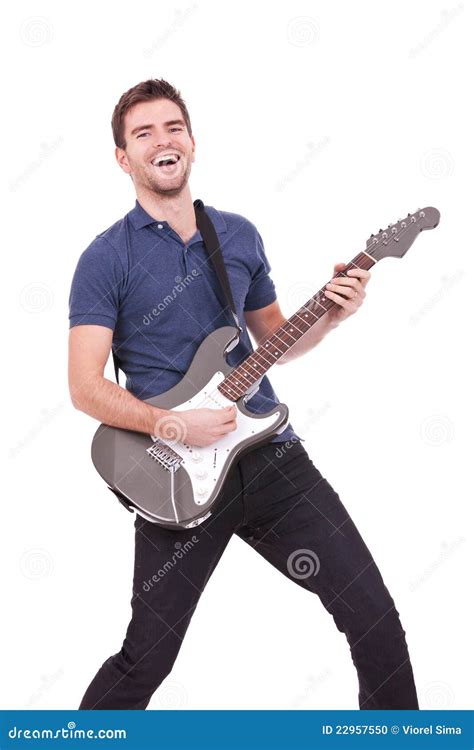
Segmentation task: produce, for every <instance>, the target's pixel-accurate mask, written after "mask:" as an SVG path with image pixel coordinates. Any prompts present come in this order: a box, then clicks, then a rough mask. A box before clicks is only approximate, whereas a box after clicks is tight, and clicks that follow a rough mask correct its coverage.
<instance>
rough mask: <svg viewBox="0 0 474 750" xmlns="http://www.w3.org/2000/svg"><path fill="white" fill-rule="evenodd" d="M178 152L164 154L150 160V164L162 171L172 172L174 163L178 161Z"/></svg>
mask: <svg viewBox="0 0 474 750" xmlns="http://www.w3.org/2000/svg"><path fill="white" fill-rule="evenodd" d="M180 159H181V157H180V155H179V154H164V155H163V156H160V157H158V158H157V159H154V160H153V161H152V165H153V166H154V167H157V168H158V169H161V170H163V171H164V172H172V171H173V168H174V167H175V165H176V164H177V163H178V162H179V161H180Z"/></svg>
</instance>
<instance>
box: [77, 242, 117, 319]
mask: <svg viewBox="0 0 474 750" xmlns="http://www.w3.org/2000/svg"><path fill="white" fill-rule="evenodd" d="M123 281H124V272H123V268H122V264H121V262H120V258H119V256H118V254H117V251H116V250H115V248H114V247H113V246H112V245H111V244H110V243H109V242H107V240H105V239H103V238H102V237H96V238H95V240H94V241H93V242H92V243H91V244H90V245H89V247H88V248H87V249H86V250H84V252H83V253H82V255H81V257H80V258H79V261H78V264H77V267H76V270H75V272H74V276H73V279H72V284H71V291H70V295H69V327H70V328H73V326H77V325H100V326H107V327H108V328H111V329H112V330H114V329H115V326H116V323H117V318H118V312H119V307H120V291H121V289H122V285H123Z"/></svg>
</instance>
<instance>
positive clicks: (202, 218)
mask: <svg viewBox="0 0 474 750" xmlns="http://www.w3.org/2000/svg"><path fill="white" fill-rule="evenodd" d="M193 206H194V213H195V215H196V224H197V228H198V229H199V231H200V232H201V236H202V239H203V242H204V247H205V248H206V252H207V254H208V255H209V258H210V259H211V263H212V265H213V266H214V270H215V272H216V275H217V278H218V280H219V284H220V291H221V292H222V294H223V296H224V298H223V299H222V298H221V299H220V303H221V305H222V307H223V308H224V309H226V308H227V307H229V308H230V311H231V313H232V317H233V319H234V325H235V327H236V329H237V330H238V332H239V333H242V328H241V326H240V324H239V318H238V315H237V312H236V309H235V303H234V298H233V296H232V290H231V288H230V283H229V277H228V275H227V270H226V267H225V263H224V258H223V257H222V250H221V247H220V244H219V238H218V236H217V233H216V230H215V228H214V224H213V223H212V221H211V219H210V218H209V216H208V214H207V213H206V211H205V209H204V203H203V202H202V200H201V199H200V198H196V200H195V201H194V202H193ZM112 358H113V361H114V370H115V379H116V381H117V383H118V382H119V367H120V364H119V362H120V360H119V359H118V357H117V355H116V354H115V352H114V351H113V350H112Z"/></svg>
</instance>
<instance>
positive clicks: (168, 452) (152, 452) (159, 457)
mask: <svg viewBox="0 0 474 750" xmlns="http://www.w3.org/2000/svg"><path fill="white" fill-rule="evenodd" d="M146 452H147V453H148V455H149V456H151V457H152V458H153V459H154V460H155V461H158V463H159V464H161V466H163V468H164V469H167V470H168V471H169V472H171V473H172V474H174V473H175V471H178V469H179V467H180V466H181V464H182V462H183V459H182V458H181V456H180V455H179V454H178V453H176V451H174V450H173V449H172V448H170V446H169V445H166V443H163V442H162V441H161V440H157V441H156V442H154V443H153V445H152V446H151V447H150V448H147V451H146Z"/></svg>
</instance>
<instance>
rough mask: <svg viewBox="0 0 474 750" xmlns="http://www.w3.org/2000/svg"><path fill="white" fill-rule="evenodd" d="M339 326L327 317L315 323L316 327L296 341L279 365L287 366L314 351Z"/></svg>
mask: <svg viewBox="0 0 474 750" xmlns="http://www.w3.org/2000/svg"><path fill="white" fill-rule="evenodd" d="M337 326H338V323H334V322H331V321H330V320H329V319H328V318H327V316H326V315H325V316H324V317H323V318H320V320H318V322H317V323H314V325H312V326H311V328H310V329H309V330H307V331H306V333H304V334H303V335H302V336H301V338H299V339H298V341H296V342H295V343H294V344H293V346H292V347H291V348H290V349H288V351H287V352H286V353H285V354H283V356H281V357H280V359H279V360H278V362H277V364H280V365H284V364H287V363H288V362H291V360H293V359H297V358H298V357H301V356H302V355H303V354H306V352H309V351H310V350H311V349H314V347H315V346H317V345H318V344H319V343H321V341H322V340H323V338H324V337H325V336H326V334H328V333H329V332H330V331H332V330H333V329H334V328H337Z"/></svg>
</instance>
